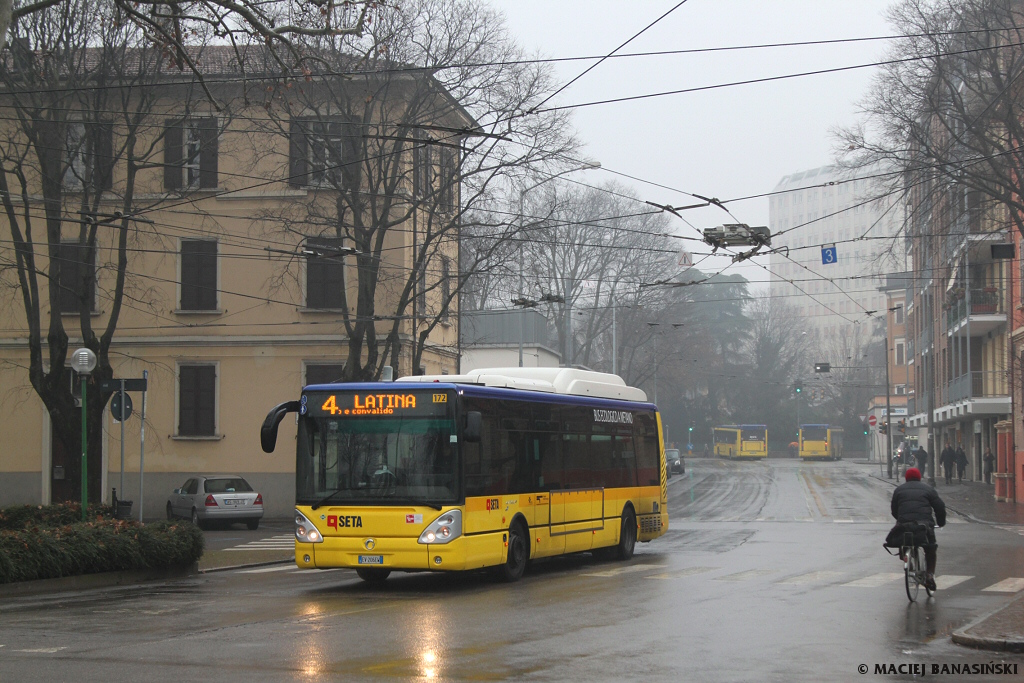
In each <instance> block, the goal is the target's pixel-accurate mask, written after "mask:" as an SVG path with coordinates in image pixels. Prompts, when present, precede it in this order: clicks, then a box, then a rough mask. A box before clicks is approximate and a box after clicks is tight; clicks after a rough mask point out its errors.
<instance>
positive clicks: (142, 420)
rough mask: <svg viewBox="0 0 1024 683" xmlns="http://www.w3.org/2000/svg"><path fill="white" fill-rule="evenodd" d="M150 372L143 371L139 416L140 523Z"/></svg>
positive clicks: (140, 517)
mask: <svg viewBox="0 0 1024 683" xmlns="http://www.w3.org/2000/svg"><path fill="white" fill-rule="evenodd" d="M148 379H149V370H143V371H142V413H141V414H140V415H139V521H140V522H141V521H142V503H143V500H142V491H143V488H142V476H143V473H144V472H145V470H146V386H147V383H148V382H147V380H148Z"/></svg>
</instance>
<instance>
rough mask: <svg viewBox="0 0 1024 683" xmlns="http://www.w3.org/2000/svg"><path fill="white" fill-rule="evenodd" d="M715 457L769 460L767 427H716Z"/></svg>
mask: <svg viewBox="0 0 1024 683" xmlns="http://www.w3.org/2000/svg"><path fill="white" fill-rule="evenodd" d="M714 440H715V455H717V456H719V457H722V458H743V459H750V458H767V457H768V427H767V425H724V426H722V427H715V430H714Z"/></svg>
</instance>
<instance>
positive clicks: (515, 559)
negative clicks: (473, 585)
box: [498, 521, 530, 583]
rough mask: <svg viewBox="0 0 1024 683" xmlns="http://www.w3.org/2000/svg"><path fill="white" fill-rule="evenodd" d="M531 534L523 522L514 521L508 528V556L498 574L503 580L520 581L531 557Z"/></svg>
mask: <svg viewBox="0 0 1024 683" xmlns="http://www.w3.org/2000/svg"><path fill="white" fill-rule="evenodd" d="M529 539H530V536H529V534H528V533H527V531H526V528H525V526H524V525H523V523H522V522H518V521H517V522H514V523H513V524H512V526H511V527H509V530H508V556H507V559H506V560H505V564H503V565H501V567H500V569H499V573H498V575H499V576H500V577H501V580H502V581H507V582H509V583H511V582H513V581H518V580H519V579H520V577H522V575H523V572H524V571H526V561H527V560H529V559H530V541H529Z"/></svg>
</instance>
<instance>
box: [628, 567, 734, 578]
mask: <svg viewBox="0 0 1024 683" xmlns="http://www.w3.org/2000/svg"><path fill="white" fill-rule="evenodd" d="M716 569H720V567H687V568H686V569H680V570H678V571H674V572H664V573H662V574H651V575H650V576H645V577H644V578H645V579H681V578H683V577H684V576H693V575H694V574H703V573H704V572H713V571H714V570H716Z"/></svg>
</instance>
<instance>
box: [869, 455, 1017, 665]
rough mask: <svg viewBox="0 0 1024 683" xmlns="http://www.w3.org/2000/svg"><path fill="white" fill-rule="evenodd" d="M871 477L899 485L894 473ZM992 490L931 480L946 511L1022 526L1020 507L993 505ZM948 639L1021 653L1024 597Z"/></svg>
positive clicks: (980, 485) (970, 483)
mask: <svg viewBox="0 0 1024 683" xmlns="http://www.w3.org/2000/svg"><path fill="white" fill-rule="evenodd" d="M871 476H872V477H874V478H875V479H878V480H880V481H883V482H886V483H888V484H890V485H891V486H893V487H895V486H896V485H897V483H899V482H898V481H897V480H896V477H895V473H894V476H893V478H892V479H889V478H888V477H885V476H880V475H879V473H878V472H873V473H871ZM900 481H902V479H901V480H900ZM994 489H995V487H994V486H992V485H990V484H985V483H984V482H977V481H965V482H963V483H958V482H957V481H956V479H954V480H953V483H952V484H946V479H945V477H943V476H941V475H940V476H939V478H938V479H936V481H935V490H936V491H938V493H939V495H940V496H942V500H943V501H945V503H946V508H947V509H948V510H950V511H952V512H955V513H957V514H959V515H961V516H963V517H967V518H968V519H970V520H972V521H974V522H979V523H982V524H992V525H996V526H1004V525H1005V526H1024V505H1019V504H1014V503H997V502H996V501H995V499H993V497H992V494H993V491H994ZM952 638H953V642H954V643H957V644H959V645H965V646H967V647H974V648H979V649H982V650H1001V651H1004V652H1024V596H1020V597H1017V598H1016V599H1014V600H1013V601H1012V602H1010V603H1009V604H1007V605H1004V606H1002V607H1000V608H999V609H997V610H995V611H994V612H989V613H988V614H984V615H982V616H981V617H979V618H978V619H976V620H975V621H973V622H972V623H970V624H968V625H967V626H965V627H964V628H962V629H959V630H957V631H954V632H953V635H952Z"/></svg>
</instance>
